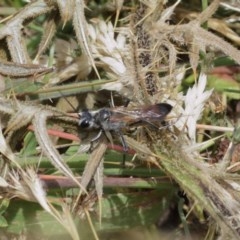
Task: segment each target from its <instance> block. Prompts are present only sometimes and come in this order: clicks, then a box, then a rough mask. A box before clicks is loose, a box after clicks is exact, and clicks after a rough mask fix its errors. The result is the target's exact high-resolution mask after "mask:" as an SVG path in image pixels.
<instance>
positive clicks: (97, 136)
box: [90, 130, 103, 150]
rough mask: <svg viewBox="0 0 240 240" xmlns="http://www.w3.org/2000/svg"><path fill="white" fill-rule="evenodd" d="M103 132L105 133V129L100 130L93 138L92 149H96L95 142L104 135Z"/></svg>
mask: <svg viewBox="0 0 240 240" xmlns="http://www.w3.org/2000/svg"><path fill="white" fill-rule="evenodd" d="M102 133H103V130H100V131H99V133H98V134H97V135H96V136H95V137H94V138H92V139H91V142H90V150H93V149H94V146H93V144H94V143H95V142H96V141H98V139H99V138H100V137H101V136H102Z"/></svg>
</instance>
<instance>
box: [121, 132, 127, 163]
mask: <svg viewBox="0 0 240 240" xmlns="http://www.w3.org/2000/svg"><path fill="white" fill-rule="evenodd" d="M119 137H120V140H121V142H122V146H123V151H124V154H123V160H122V166H123V167H125V162H126V156H127V155H126V153H127V151H128V145H127V143H126V141H125V139H124V137H123V135H122V134H121V133H119Z"/></svg>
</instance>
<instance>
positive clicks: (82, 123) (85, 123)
mask: <svg viewBox="0 0 240 240" xmlns="http://www.w3.org/2000/svg"><path fill="white" fill-rule="evenodd" d="M79 126H80V127H81V128H88V127H89V126H90V122H89V121H88V120H87V119H85V120H82V121H81V122H80V124H79Z"/></svg>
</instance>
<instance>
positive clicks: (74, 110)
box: [59, 91, 77, 112]
mask: <svg viewBox="0 0 240 240" xmlns="http://www.w3.org/2000/svg"><path fill="white" fill-rule="evenodd" d="M59 93H60V94H61V96H62V97H63V98H64V100H65V101H66V102H67V103H68V104H69V106H70V107H71V108H72V110H73V112H77V109H76V108H74V106H73V105H72V103H71V102H70V101H69V100H68V99H67V98H66V97H65V96H64V94H63V93H62V92H61V91H59Z"/></svg>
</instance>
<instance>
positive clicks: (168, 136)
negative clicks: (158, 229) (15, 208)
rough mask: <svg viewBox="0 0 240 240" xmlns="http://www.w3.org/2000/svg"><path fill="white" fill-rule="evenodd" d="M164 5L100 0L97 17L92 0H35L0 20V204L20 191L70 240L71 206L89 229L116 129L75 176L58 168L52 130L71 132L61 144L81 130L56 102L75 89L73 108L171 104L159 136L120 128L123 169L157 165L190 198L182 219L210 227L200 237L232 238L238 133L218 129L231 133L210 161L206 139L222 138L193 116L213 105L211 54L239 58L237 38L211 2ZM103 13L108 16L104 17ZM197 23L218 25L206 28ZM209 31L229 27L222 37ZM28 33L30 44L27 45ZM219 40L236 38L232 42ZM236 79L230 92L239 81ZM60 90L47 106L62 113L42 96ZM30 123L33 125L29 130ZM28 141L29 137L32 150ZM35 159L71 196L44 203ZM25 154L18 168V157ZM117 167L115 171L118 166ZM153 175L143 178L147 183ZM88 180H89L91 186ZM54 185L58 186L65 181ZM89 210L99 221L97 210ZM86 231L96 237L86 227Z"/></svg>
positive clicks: (239, 222)
mask: <svg viewBox="0 0 240 240" xmlns="http://www.w3.org/2000/svg"><path fill="white" fill-rule="evenodd" d="M163 2H164V1H161V0H156V1H150V0H149V1H145V0H144V1H135V2H131V3H128V2H124V1H111V2H110V1H109V2H106V3H103V4H102V9H101V11H102V12H101V11H100V10H99V8H98V7H99V6H98V4H97V3H95V2H94V1H89V2H87V3H86V4H85V3H84V2H83V1H79V0H71V1H61V0H58V1H55V0H53V1H43V0H37V1H33V2H30V3H27V4H26V5H25V7H22V8H20V9H19V10H18V11H16V12H15V13H14V14H12V15H9V16H6V17H5V18H2V20H1V28H0V53H1V54H0V56H1V58H0V74H1V91H2V93H1V98H0V114H1V128H0V131H1V132H0V143H1V144H0V152H1V179H0V180H1V183H0V186H1V198H2V199H7V200H9V201H10V199H11V198H13V197H18V198H21V199H25V200H28V201H36V202H38V203H39V204H40V205H41V207H42V208H43V209H44V210H45V211H46V212H48V213H49V214H50V215H52V216H53V217H54V218H55V219H56V220H57V221H58V222H60V224H62V226H63V227H64V228H65V229H66V230H67V231H68V232H69V233H70V235H71V236H72V238H73V239H79V236H78V232H77V229H76V226H75V225H74V222H73V218H72V216H71V212H74V213H75V214H77V216H85V217H86V218H87V219H88V221H89V223H90V225H91V224H92V222H91V217H90V215H89V212H91V211H93V209H94V206H95V205H96V202H98V201H99V202H101V199H102V196H103V187H104V183H106V182H107V181H108V180H106V179H104V177H103V176H104V174H103V171H104V167H103V161H104V158H105V154H106V152H107V151H108V150H107V149H108V147H112V148H114V149H115V150H116V149H117V148H118V146H117V145H115V143H116V142H117V138H116V139H115V138H114V136H113V143H112V144H109V142H108V138H106V137H105V135H102V136H101V138H100V139H99V140H98V144H96V146H95V148H94V149H93V151H91V152H90V153H89V152H88V154H87V159H88V161H87V164H86V166H85V168H84V171H83V172H81V173H80V174H81V180H80V181H79V178H77V177H79V171H76V170H75V169H74V168H71V166H69V164H70V163H66V157H65V155H64V154H60V152H59V150H58V147H57V144H60V143H59V142H60V141H59V136H60V135H58V133H59V132H60V131H65V132H67V133H69V139H70V140H72V142H74V141H75V144H76V142H77V144H79V143H78V141H77V137H75V138H74V136H73V135H71V134H75V136H79V135H80V138H81V137H82V135H81V133H79V132H78V126H77V123H78V119H76V118H74V117H72V115H70V116H69V114H67V113H66V112H67V110H68V109H65V107H63V103H62V102H64V101H65V99H63V98H62V95H64V96H71V95H76V94H77V95H78V98H77V99H78V101H76V99H74V100H73V99H72V98H71V99H70V101H71V103H72V105H74V106H77V107H78V108H79V109H84V108H90V109H96V108H97V107H106V106H107V107H108V106H109V102H110V101H112V100H113V102H114V103H115V104H119V105H123V104H124V101H125V100H126V99H127V100H130V108H131V106H135V107H136V106H137V107H139V106H142V105H147V104H155V103H159V102H167V103H169V104H170V105H172V106H173V110H172V112H171V114H170V115H169V116H168V117H167V119H166V122H167V125H168V126H169V127H167V128H166V127H162V128H161V129H159V131H156V130H155V129H154V130H153V128H151V126H149V127H137V128H136V129H134V130H131V131H126V132H124V134H125V135H126V136H125V141H126V143H127V145H128V146H129V148H130V149H131V150H132V152H134V154H135V156H134V157H133V158H134V159H137V160H133V161H131V162H127V165H126V167H129V166H131V167H133V168H135V167H136V168H137V167H138V166H139V165H140V166H144V168H145V170H148V168H149V166H150V167H151V168H153V169H155V168H161V169H162V170H163V171H164V172H165V173H166V175H167V176H168V177H170V178H171V179H172V181H174V182H176V183H177V184H178V185H179V186H180V188H181V190H182V191H184V193H186V195H187V198H188V200H189V202H190V203H189V204H188V213H187V215H194V217H195V218H196V219H198V220H199V221H201V220H202V219H201V218H203V219H204V221H205V222H206V226H208V227H209V228H208V231H206V232H208V233H207V234H208V235H206V238H207V237H209V236H210V235H211V234H212V235H211V236H212V237H209V238H208V239H214V236H215V237H216V236H217V235H220V236H221V238H222V239H226V238H227V237H228V238H229V239H237V238H239V235H240V218H239V209H240V204H239V202H240V199H239V174H238V172H237V171H238V170H239V159H237V160H235V161H234V162H231V158H232V154H233V152H234V149H236V146H237V145H238V143H239V137H238V135H239V133H238V131H239V130H238V128H235V130H234V132H233V131H232V130H233V128H225V130H229V131H230V132H233V134H232V135H233V137H232V140H231V141H228V142H227V147H226V148H227V150H226V149H225V151H226V152H223V153H222V154H219V155H217V156H219V157H218V159H217V160H215V163H214V164H213V163H212V162H211V161H210V160H211V159H209V158H210V157H209V156H210V154H209V155H208V153H209V152H214V151H213V150H212V148H213V147H212V146H213V145H214V144H216V140H217V139H221V138H225V135H219V134H217V135H216V131H215V129H214V127H215V126H212V125H213V124H212V125H210V124H211V123H210V124H209V122H204V118H202V116H204V117H205V119H206V116H208V115H210V112H211V111H210V110H209V106H211V103H212V102H211V95H212V93H213V92H214V89H211V88H207V85H209V80H208V76H209V75H210V73H211V71H212V68H213V67H214V64H213V63H212V62H213V59H214V58H217V57H218V56H219V55H220V56H223V55H226V56H229V57H230V58H231V59H232V60H234V61H235V63H236V64H239V63H240V57H239V56H240V52H239V50H238V49H237V47H238V45H239V37H238V36H237V34H235V33H234V32H233V31H232V30H231V29H230V28H229V27H228V26H227V25H226V24H225V23H224V21H223V20H221V19H216V18H214V17H213V15H214V14H215V13H216V11H217V10H218V9H219V7H220V1H219V0H214V1H212V2H211V4H210V5H209V6H208V7H207V8H206V9H205V10H203V11H201V12H199V13H193V12H192V14H191V12H188V13H186V10H185V11H184V2H183V3H181V1H180V0H179V1H176V2H175V3H172V4H170V3H168V5H164V3H163ZM222 6H224V7H226V6H225V5H222ZM88 8H89V9H90V10H92V11H89V9H88ZM98 10H99V11H100V12H101V13H100V14H99V13H98ZM103 13H104V14H103ZM106 13H108V16H107V17H106ZM183 13H184V17H182V16H183V15H182V14H183ZM112 14H114V17H115V18H113V19H111V20H109V19H110V17H109V16H110V15H112ZM91 15H92V16H93V17H92V16H91ZM102 15H103V16H105V17H103V16H102ZM90 16H91V17H90ZM177 17H179V18H180V19H177ZM174 21H175V22H174ZM206 22H208V26H209V28H210V29H214V31H215V32H212V31H210V30H209V28H206V27H203V24H205V23H206ZM217 22H221V24H222V25H221V26H222V27H224V28H225V29H226V31H222V30H221V29H222V28H221V27H219V28H217V27H214V26H215V25H216V23H217ZM214 24H215V25H214ZM219 24H220V23H219ZM217 26H219V25H217ZM64 29H67V31H69V32H70V33H71V34H69V35H68V34H67V31H66V33H65V32H64ZM60 33H62V37H61V35H60ZM218 33H220V34H224V33H226V35H225V36H224V37H225V39H224V38H222V36H219V34H218ZM35 36H37V39H38V42H37V43H33V41H30V39H31V38H34V37H35ZM39 39H41V40H40V41H39ZM66 39H67V40H66ZM226 39H230V40H232V41H234V40H235V41H234V42H233V43H229V42H227V41H226ZM234 44H235V46H236V47H234V46H233V45H234ZM214 54H215V55H214ZM209 62H210V63H211V64H209ZM188 76H192V78H193V79H194V81H193V82H192V86H190V87H187V88H185V89H184V88H183V87H182V86H183V83H184V82H185V79H186V78H187V77H188ZM234 86H237V87H236V88H235V89H234V90H235V91H237V93H238V94H239V83H238V84H235V85H234ZM181 87H182V89H181ZM236 89H237V90H236ZM181 90H182V91H181ZM58 97H60V98H61V99H60V100H59V102H58V103H57V105H56V106H57V107H58V108H60V109H61V110H58V109H57V108H55V107H53V106H48V105H49V101H47V100H48V99H53V100H55V99H56V98H58ZM75 101H76V102H75ZM46 102H47V103H48V104H47V105H46ZM198 123H203V124H205V123H207V124H209V125H208V126H206V125H203V126H200V125H198ZM198 127H201V129H200V130H198ZM204 127H206V128H208V129H207V130H208V133H207V134H208V137H207V138H205V137H199V136H200V134H199V133H204ZM218 127H219V129H221V127H226V126H225V125H222V126H218ZM50 128H51V129H55V130H56V129H57V130H56V132H57V134H56V132H55V135H57V137H58V138H57V139H53V137H50V136H49V132H50V130H49V129H50ZM219 129H218V130H219ZM29 130H33V131H34V135H33V134H32V133H31V132H28V131H29ZM218 130H217V131H218ZM225 130H224V131H225ZM27 132H28V133H27ZM106 135H107V134H106ZM34 136H35V137H34ZM28 137H30V142H31V141H32V143H33V145H32V146H30V147H29V145H28V144H29V142H28V143H27V141H28V140H27V139H28ZM60 137H61V136H60ZM91 137H92V136H91ZM107 137H108V136H107ZM69 139H68V140H69ZM90 139H91V138H90ZM85 143H86V144H87V145H88V144H89V141H87V142H83V141H82V142H81V143H80V145H81V150H83V148H85ZM64 144H66V141H65V142H64V143H63V146H64V147H65V146H68V147H69V145H64ZM67 144H69V142H67ZM119 144H120V143H119ZM109 145H110V146H109ZM31 151H32V154H29V152H31ZM130 152H131V151H129V153H130ZM42 154H43V155H44V156H45V157H47V159H48V160H49V161H50V162H51V163H52V164H53V166H54V168H55V169H56V170H57V171H58V172H57V174H55V172H52V174H51V175H52V177H55V176H56V179H57V175H59V174H60V176H65V177H67V178H68V180H66V179H65V180H66V181H69V179H70V180H71V187H72V188H73V187H75V188H78V190H79V191H78V193H77V194H74V195H73V196H72V197H70V200H69V199H68V197H66V199H64V200H54V201H53V200H51V198H50V196H49V195H48V194H47V191H46V189H45V187H47V184H48V183H47V180H44V178H43V174H45V173H47V170H48V169H47V168H46V169H43V168H41V167H39V166H40V165H41V158H42ZM77 154H78V155H79V156H80V155H81V154H80V153H79V151H77V150H75V152H74V154H73V155H77ZM235 155H236V153H235ZM36 156H37V157H38V160H37V161H36V162H35V165H34V167H32V166H30V164H29V165H28V163H27V161H28V160H29V161H30V159H33V158H34V157H36ZM84 156H85V155H84ZM79 158H80V157H79ZM23 159H25V161H26V164H22V162H23ZM38 161H39V162H38ZM128 164H129V165H128ZM117 168H118V169H120V170H121V164H120V163H119V164H118V165H117ZM112 175H113V173H112ZM119 178H121V177H119ZM127 178H128V177H127ZM127 178H126V179H127ZM150 178H151V175H150V176H149V178H145V179H147V180H149V179H150ZM41 179H42V180H41ZM92 179H93V181H94V183H95V184H94V186H95V187H93V186H92V184H90V183H91V181H92ZM123 179H124V177H123ZM111 180H112V179H111ZM138 180H139V179H138ZM147 180H146V181H147ZM158 180H159V179H158V178H157V177H156V181H158ZM44 181H45V183H44V184H43V182H44ZM56 181H58V180H56ZM66 181H65V183H66ZM62 183H63V185H62V186H60V187H64V182H62ZM90 185H91V187H90ZM116 186H118V185H116ZM93 189H94V190H93ZM67 200H69V201H70V204H67V203H66V202H67ZM94 204H95V205H94ZM56 205H57V207H56ZM59 207H60V208H59ZM60 209H61V210H60ZM100 209H101V207H100ZM203 212H204V213H206V214H205V215H207V217H205V216H203V215H204V214H203ZM98 213H99V215H100V218H101V211H100V212H98ZM200 219H201V220H200ZM185 220H186V219H185ZM91 228H92V231H93V233H94V237H95V239H97V238H98V237H97V233H96V232H95V229H94V227H93V226H92V225H91ZM185 233H186V229H185ZM189 234H190V233H189ZM188 237H190V236H188Z"/></svg>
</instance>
